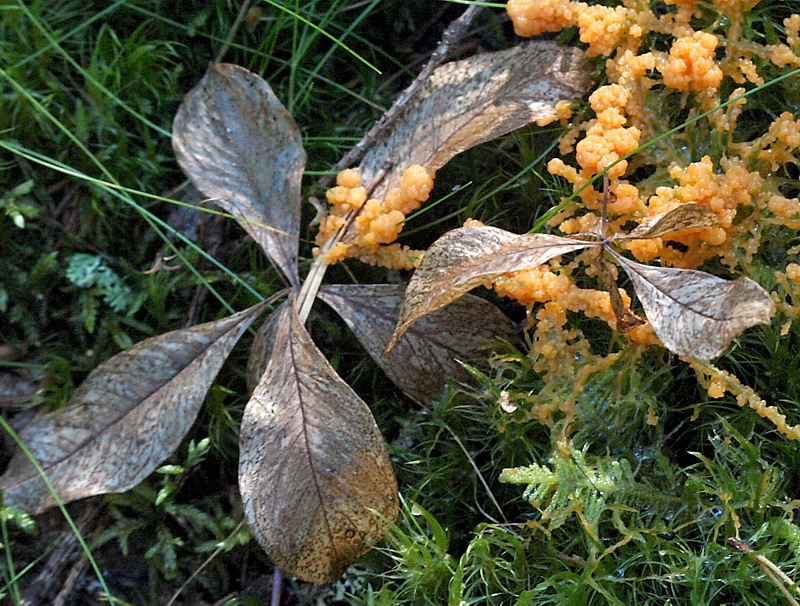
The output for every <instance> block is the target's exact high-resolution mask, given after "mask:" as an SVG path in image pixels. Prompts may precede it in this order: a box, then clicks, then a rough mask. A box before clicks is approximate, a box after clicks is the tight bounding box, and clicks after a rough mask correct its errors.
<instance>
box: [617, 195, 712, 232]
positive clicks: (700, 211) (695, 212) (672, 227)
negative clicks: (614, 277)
mask: <svg viewBox="0 0 800 606" xmlns="http://www.w3.org/2000/svg"><path fill="white" fill-rule="evenodd" d="M718 225H719V219H717V215H716V214H714V211H713V210H711V209H710V208H708V207H707V206H703V205H702V204H695V203H694V202H689V203H686V204H681V205H680V206H677V207H676V208H673V209H672V210H669V211H667V212H663V213H659V214H657V215H653V216H652V217H648V218H647V219H646V220H644V221H643V222H642V223H641V224H640V225H639V226H638V227H636V229H634V230H633V231H631V232H630V233H628V234H620V235H616V236H614V237H612V238H611V240H612V241H615V240H616V241H620V240H639V239H651V238H660V237H662V236H667V235H669V234H673V233H675V232H677V231H683V230H686V229H703V228H708V227H717V226H718Z"/></svg>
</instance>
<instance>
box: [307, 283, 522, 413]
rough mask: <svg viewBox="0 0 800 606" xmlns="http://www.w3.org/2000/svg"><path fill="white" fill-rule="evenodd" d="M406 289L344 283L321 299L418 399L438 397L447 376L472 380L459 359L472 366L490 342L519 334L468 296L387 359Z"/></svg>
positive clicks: (424, 322) (408, 336) (417, 327)
mask: <svg viewBox="0 0 800 606" xmlns="http://www.w3.org/2000/svg"><path fill="white" fill-rule="evenodd" d="M404 290H405V287H404V286H400V285H395V284H344V285H336V286H324V287H323V288H322V290H321V291H320V294H319V298H320V299H322V300H323V301H325V302H326V303H327V304H328V305H330V306H331V307H332V308H333V309H334V310H336V312H337V313H338V314H339V315H340V316H341V317H342V318H343V319H344V321H345V322H346V323H347V325H348V326H349V327H350V330H352V331H353V333H354V334H355V335H356V337H357V338H358V340H359V341H360V342H361V345H363V346H364V349H366V350H367V351H368V352H369V354H370V355H371V356H372V357H373V359H374V360H375V361H376V362H377V363H378V365H379V366H380V367H381V368H382V369H383V371H384V372H385V373H386V375H387V376H388V377H389V378H390V379H391V380H392V382H394V383H395V385H397V386H398V387H399V388H400V389H402V390H403V391H404V392H405V393H406V394H407V395H408V396H409V397H411V398H413V399H415V400H417V401H420V402H431V401H433V400H436V399H438V398H440V397H441V395H442V391H443V389H444V386H445V384H446V382H447V379H448V378H453V379H456V380H459V381H467V380H469V373H467V371H466V370H464V367H463V366H461V365H460V364H459V363H458V362H456V360H461V361H464V362H474V361H476V360H477V359H479V356H476V353H477V350H478V349H479V348H480V347H481V346H483V345H485V344H486V343H488V342H489V341H491V340H492V339H497V338H506V339H508V340H512V341H513V340H515V338H516V336H517V334H516V333H517V331H516V329H515V327H514V324H513V323H512V322H511V321H510V320H509V319H508V318H507V317H506V316H505V314H503V313H502V312H501V311H500V310H499V309H497V308H496V307H495V306H494V305H492V304H491V303H489V302H488V301H485V300H484V299H481V298H479V297H474V296H472V295H466V296H464V297H463V298H461V299H458V300H457V301H454V302H453V303H452V304H451V305H448V306H447V307H444V308H442V309H439V310H438V311H435V312H433V313H432V314H430V315H428V316H425V317H424V318H422V319H421V320H420V321H419V322H417V323H416V324H414V325H413V326H412V327H411V328H409V330H408V331H407V332H406V333H405V334H404V335H403V337H402V338H401V339H400V340H399V341H398V342H397V345H395V347H394V348H393V349H392V350H391V351H390V352H389V353H388V354H387V355H385V356H384V354H383V352H384V350H385V349H386V346H387V345H388V344H389V341H390V339H391V336H392V332H393V331H394V327H395V323H396V322H397V316H398V314H399V312H400V307H401V305H402V303H403V293H404Z"/></svg>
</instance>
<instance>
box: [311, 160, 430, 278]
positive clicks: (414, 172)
mask: <svg viewBox="0 0 800 606" xmlns="http://www.w3.org/2000/svg"><path fill="white" fill-rule="evenodd" d="M433 179H434V173H433V172H432V171H429V170H428V169H426V168H425V167H424V166H419V165H413V166H411V167H409V168H408V169H407V170H406V171H405V173H403V176H402V177H401V179H400V184H399V185H398V187H394V188H392V189H390V190H389V192H388V194H387V195H386V199H385V200H377V199H374V198H372V199H369V200H368V199H367V192H366V189H365V188H364V187H362V186H361V174H360V173H359V171H358V170H356V169H345V170H343V171H342V172H340V173H339V174H338V175H337V177H336V187H332V188H331V189H329V190H328V191H327V192H326V194H325V195H326V198H327V200H328V203H329V205H330V208H329V212H328V214H327V216H326V217H325V218H324V219H323V220H322V221H321V223H320V231H319V234H317V238H316V244H317V248H315V249H314V254H315V256H316V255H319V254H323V255H324V261H325V263H326V264H328V265H332V264H334V263H338V262H339V261H342V260H344V259H349V258H356V259H359V260H362V261H364V262H365V263H370V264H372V265H382V266H384V267H388V268H390V269H411V268H412V267H416V266H417V265H418V264H419V261H420V260H421V254H420V253H419V252H418V251H413V250H411V249H410V248H408V247H407V246H401V245H399V244H392V245H390V246H385V245H387V244H390V243H392V242H394V241H395V240H396V239H397V237H398V236H399V235H400V232H401V231H403V224H404V221H405V218H406V215H408V214H409V213H411V212H413V211H414V210H416V209H418V208H419V207H420V205H421V204H422V203H423V202H425V201H426V200H427V199H428V196H429V195H430V192H431V190H432V189H433ZM348 225H349V227H348ZM343 229H344V230H345V231H344V232H343V233H340V232H342V230H343ZM337 237H338V238H339V241H338V242H335V243H333V239H334V238H337ZM323 250H324V252H323Z"/></svg>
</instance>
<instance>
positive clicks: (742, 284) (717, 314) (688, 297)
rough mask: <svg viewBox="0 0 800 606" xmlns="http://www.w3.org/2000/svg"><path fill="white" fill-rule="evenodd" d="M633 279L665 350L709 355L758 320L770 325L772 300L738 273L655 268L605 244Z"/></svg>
mask: <svg viewBox="0 0 800 606" xmlns="http://www.w3.org/2000/svg"><path fill="white" fill-rule="evenodd" d="M609 252H610V253H611V255H612V256H613V257H614V258H615V259H616V260H617V262H618V263H619V264H620V266H622V268H623V269H624V270H625V273H627V274H628V277H630V279H631V282H632V283H633V288H634V290H635V291H636V296H637V297H638V298H639V301H640V302H641V304H642V307H643V308H644V312H645V315H646V316H647V319H648V321H649V322H650V324H651V325H652V327H653V330H655V332H656V334H657V335H658V338H659V339H661V342H662V343H663V344H664V346H665V347H667V349H669V350H670V351H672V352H675V353H676V354H678V355H681V356H693V357H695V358H699V359H701V360H710V359H712V358H716V357H717V356H719V355H721V354H722V352H724V351H725V349H726V348H727V347H728V345H729V344H730V342H731V341H732V340H733V339H734V338H735V337H736V336H738V335H739V334H741V333H742V332H743V331H745V330H746V329H748V328H750V327H751V326H755V325H756V324H769V323H770V319H771V318H772V315H773V314H774V313H775V303H773V301H772V298H771V297H770V296H769V293H768V292H767V291H765V290H764V289H763V288H761V286H759V285H758V284H756V283H755V282H753V281H752V280H750V279H749V278H745V277H741V278H738V279H736V280H723V279H722V278H718V277H716V276H712V275H711V274H707V273H705V272H702V271H695V270H690V269H677V268H673V267H653V266H650V265H642V264H641V263H636V262H635V261H630V260H628V259H626V258H625V257H623V256H621V255H620V254H618V253H616V252H614V251H613V250H611V249H609Z"/></svg>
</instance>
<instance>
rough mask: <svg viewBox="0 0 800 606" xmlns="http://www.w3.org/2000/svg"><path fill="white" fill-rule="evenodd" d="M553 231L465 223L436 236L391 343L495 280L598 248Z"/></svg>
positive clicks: (413, 280)
mask: <svg viewBox="0 0 800 606" xmlns="http://www.w3.org/2000/svg"><path fill="white" fill-rule="evenodd" d="M597 245H598V244H597V243H595V242H585V241H581V240H573V239H571V238H562V237H559V236H552V235H548V234H529V235H517V234H512V233H511V232H507V231H504V230H502V229H498V228H496V227H488V226H479V227H460V228H458V229H454V230H452V231H449V232H447V233H446V234H445V235H443V236H442V237H441V238H439V239H438V240H436V242H434V243H433V244H432V245H431V246H430V248H429V249H428V251H427V252H426V253H425V256H424V257H423V259H422V263H421V264H420V267H419V269H417V271H416V272H414V275H413V276H412V278H411V281H410V282H409V284H408V288H407V289H406V298H405V301H404V302H403V306H402V308H401V310H400V317H399V320H398V323H397V328H396V329H395V332H394V335H393V336H392V341H391V343H390V346H394V344H395V343H396V342H397V340H398V339H399V338H400V336H402V334H403V333H404V332H405V331H406V330H408V328H409V327H410V326H411V324H412V323H414V322H415V321H417V320H418V319H419V318H421V317H423V316H425V315H427V314H429V313H431V312H433V311H436V310H437V309H440V308H441V307H444V306H445V305H447V304H448V303H450V302H452V301H455V300H456V299H458V298H459V297H461V296H463V295H464V294H466V293H467V292H469V291H470V290H472V289H473V288H475V287H477V286H480V285H482V284H485V285H488V284H489V283H490V282H491V281H492V280H494V279H495V278H497V277H499V276H502V275H503V274H507V273H510V272H514V271H519V270H521V269H527V268H530V267H536V266H537V265H541V264H542V263H544V262H546V261H548V260H550V259H552V258H554V257H557V256H559V255H562V254H565V253H568V252H574V251H576V250H581V249H583V248H587V247H589V246H597Z"/></svg>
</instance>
